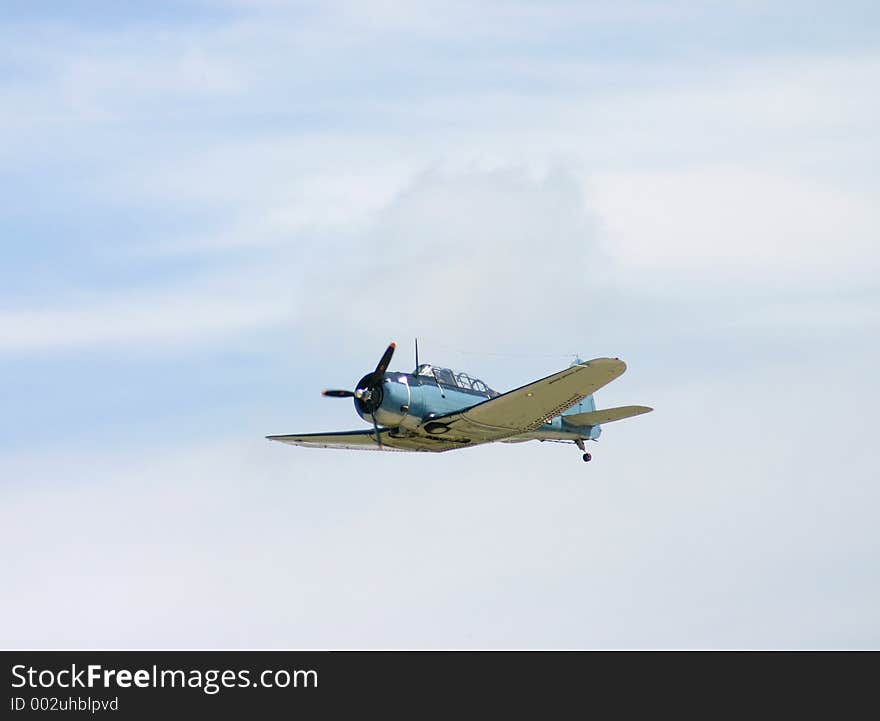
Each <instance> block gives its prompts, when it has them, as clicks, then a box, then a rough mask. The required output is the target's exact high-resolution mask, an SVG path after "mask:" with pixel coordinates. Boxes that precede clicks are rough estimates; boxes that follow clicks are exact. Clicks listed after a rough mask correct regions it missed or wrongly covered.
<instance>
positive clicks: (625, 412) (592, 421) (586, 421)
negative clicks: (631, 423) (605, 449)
mask: <svg viewBox="0 0 880 721" xmlns="http://www.w3.org/2000/svg"><path fill="white" fill-rule="evenodd" d="M653 410H654V409H653V408H648V406H620V407H619V408H606V409H604V410H601V411H592V412H590V413H574V414H572V415H570V416H562V420H563V421H565V422H566V423H567V424H569V425H572V426H598V425H599V424H600V423H611V421H620V420H623V419H624V418H632V417H633V416H640V415H642V413H650V412H651V411H653Z"/></svg>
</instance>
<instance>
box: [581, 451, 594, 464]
mask: <svg viewBox="0 0 880 721" xmlns="http://www.w3.org/2000/svg"><path fill="white" fill-rule="evenodd" d="M583 458H584V463H587V462H588V461H591V460H593V456H591V455H590V454H589V453H584V456H583Z"/></svg>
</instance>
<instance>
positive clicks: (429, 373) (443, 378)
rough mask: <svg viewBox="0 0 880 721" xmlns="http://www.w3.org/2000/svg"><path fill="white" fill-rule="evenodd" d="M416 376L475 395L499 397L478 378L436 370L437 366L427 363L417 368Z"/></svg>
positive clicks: (449, 370) (448, 370)
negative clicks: (472, 392) (474, 393)
mask: <svg viewBox="0 0 880 721" xmlns="http://www.w3.org/2000/svg"><path fill="white" fill-rule="evenodd" d="M416 375H418V376H422V377H428V378H433V379H434V380H435V381H437V383H442V384H443V385H445V386H452V387H453V388H462V389H464V390H466V391H476V392H477V393H482V394H483V395H487V396H489V397H490V398H494V397H495V396H497V395H500V394H499V393H498V391H493V390H492V389H491V388H489V386H488V385H487V384H486V383H484V382H483V381H481V380H480V379H479V378H471V377H470V376H469V375H468V374H467V373H464V372H463V371H454V370H451V369H449V368H438V367H437V366H432V365H430V364H429V363H422V364H421V365H420V366H419V367H418V370H417V371H416Z"/></svg>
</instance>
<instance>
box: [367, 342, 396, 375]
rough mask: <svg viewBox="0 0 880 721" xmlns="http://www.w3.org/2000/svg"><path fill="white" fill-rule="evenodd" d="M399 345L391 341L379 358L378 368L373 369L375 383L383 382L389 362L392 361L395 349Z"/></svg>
mask: <svg viewBox="0 0 880 721" xmlns="http://www.w3.org/2000/svg"><path fill="white" fill-rule="evenodd" d="M396 347H397V345H396V344H394V343H391V344H390V345H389V346H388V347H387V348H386V349H385V352H384V353H383V354H382V357H381V358H380V359H379V365H377V366H376V370H374V371H373V383H381V382H382V376H383V375H385V371H387V370H388V364H389V363H390V362H391V356H393V355H394V349H395V348H396Z"/></svg>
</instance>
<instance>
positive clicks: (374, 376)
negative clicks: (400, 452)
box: [321, 343, 397, 448]
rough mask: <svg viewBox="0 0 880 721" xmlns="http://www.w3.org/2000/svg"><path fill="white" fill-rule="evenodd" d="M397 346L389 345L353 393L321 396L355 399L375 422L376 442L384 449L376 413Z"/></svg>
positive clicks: (332, 393) (338, 391)
mask: <svg viewBox="0 0 880 721" xmlns="http://www.w3.org/2000/svg"><path fill="white" fill-rule="evenodd" d="M396 347H397V346H396V345H395V344H394V343H391V344H389V345H388V347H387V348H386V349H385V352H384V353H383V354H382V357H381V358H380V359H379V363H378V365H376V370H374V371H373V372H371V373H367V375H365V376H364V377H363V378H361V379H360V381H358V384H357V386H356V387H355V389H354V390H353V391H347V390H325V391H322V393H321V395H324V396H327V397H328V398H354V399H355V400H356V401H357V402H358V406H359V407H360V410H361V411H363V412H364V413H369V414H370V418H371V419H372V420H373V431H374V432H375V433H376V442H377V443H378V444H379V447H380V448H381V447H382V437H381V436H380V435H379V424H378V423H377V422H376V411H377V410H378V408H379V405H380V404H381V403H382V381H383V379H384V378H385V371H387V370H388V364H389V363H391V356H393V355H394V349H395V348H396Z"/></svg>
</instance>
